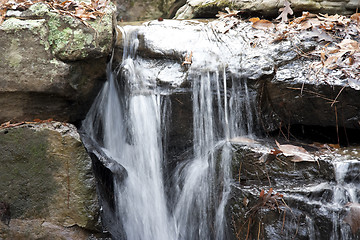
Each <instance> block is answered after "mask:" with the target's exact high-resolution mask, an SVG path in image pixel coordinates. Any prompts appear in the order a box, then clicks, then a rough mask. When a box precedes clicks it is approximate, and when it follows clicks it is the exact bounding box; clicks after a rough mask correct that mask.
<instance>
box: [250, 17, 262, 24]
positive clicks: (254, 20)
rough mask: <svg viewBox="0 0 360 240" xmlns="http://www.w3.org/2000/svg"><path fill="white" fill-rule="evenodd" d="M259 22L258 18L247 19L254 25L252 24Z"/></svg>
mask: <svg viewBox="0 0 360 240" xmlns="http://www.w3.org/2000/svg"><path fill="white" fill-rule="evenodd" d="M259 20H260V18H258V17H253V18H250V19H249V22H252V23H254V22H257V21H259Z"/></svg>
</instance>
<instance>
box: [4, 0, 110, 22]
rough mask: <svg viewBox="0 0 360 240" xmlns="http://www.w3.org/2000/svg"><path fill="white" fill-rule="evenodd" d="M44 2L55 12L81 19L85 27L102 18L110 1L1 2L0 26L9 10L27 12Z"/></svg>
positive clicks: (43, 0)
mask: <svg viewBox="0 0 360 240" xmlns="http://www.w3.org/2000/svg"><path fill="white" fill-rule="evenodd" d="M39 2H42V3H44V4H46V5H47V6H49V7H50V8H51V9H52V10H53V11H55V12H57V13H59V14H61V15H68V16H72V17H74V18H77V19H79V20H80V21H82V22H83V23H84V24H85V25H87V26H88V24H86V22H85V21H86V20H95V19H97V18H101V17H102V16H103V15H104V14H105V12H104V9H105V7H106V6H107V4H108V0H91V2H84V1H76V0H66V1H61V0H0V24H1V23H2V22H3V21H4V20H5V18H6V12H7V11H8V10H18V11H25V10H27V9H28V8H29V7H30V6H32V5H34V4H36V3H39Z"/></svg>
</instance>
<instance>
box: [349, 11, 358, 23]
mask: <svg viewBox="0 0 360 240" xmlns="http://www.w3.org/2000/svg"><path fill="white" fill-rule="evenodd" d="M350 19H351V20H353V21H355V22H357V24H359V23H360V13H355V14H353V15H351V17H350Z"/></svg>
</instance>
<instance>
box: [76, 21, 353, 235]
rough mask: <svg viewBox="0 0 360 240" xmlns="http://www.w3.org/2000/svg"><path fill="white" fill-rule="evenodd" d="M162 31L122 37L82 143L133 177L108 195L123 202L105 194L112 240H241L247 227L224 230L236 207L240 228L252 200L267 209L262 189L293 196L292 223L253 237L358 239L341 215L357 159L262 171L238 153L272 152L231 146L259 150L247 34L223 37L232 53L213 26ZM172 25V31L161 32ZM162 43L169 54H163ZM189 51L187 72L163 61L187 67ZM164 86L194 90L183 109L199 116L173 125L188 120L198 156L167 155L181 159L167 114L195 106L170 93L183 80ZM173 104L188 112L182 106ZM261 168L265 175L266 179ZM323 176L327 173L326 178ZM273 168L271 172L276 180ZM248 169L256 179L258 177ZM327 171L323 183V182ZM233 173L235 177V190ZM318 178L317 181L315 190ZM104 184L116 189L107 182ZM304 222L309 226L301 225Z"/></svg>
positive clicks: (141, 30)
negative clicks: (114, 65) (118, 55)
mask: <svg viewBox="0 0 360 240" xmlns="http://www.w3.org/2000/svg"><path fill="white" fill-rule="evenodd" d="M166 22H167V23H166V24H161V23H159V22H156V21H155V22H151V23H147V24H145V25H142V26H137V27H131V26H126V27H124V28H123V29H122V31H123V37H124V38H123V40H124V44H123V58H122V61H121V65H120V66H118V67H117V68H116V69H115V70H112V69H111V65H110V64H109V68H108V81H107V82H106V83H105V84H104V87H103V89H102V91H101V92H100V94H99V95H98V97H97V99H96V101H95V103H94V104H93V106H92V108H91V110H90V111H89V113H88V115H87V118H86V120H85V121H84V123H83V132H85V133H86V137H88V138H90V139H91V141H92V142H95V144H96V145H97V146H100V148H101V151H100V152H101V153H103V154H104V155H106V156H108V157H109V158H110V159H113V160H115V161H116V162H117V164H118V165H121V166H123V167H124V169H125V170H123V169H122V168H121V169H120V170H119V171H118V170H115V171H113V172H112V173H113V174H115V175H116V174H118V173H117V172H120V174H123V175H124V176H123V177H119V178H116V177H115V178H114V179H113V180H112V181H114V186H113V188H114V189H111V190H113V191H111V193H112V192H115V195H114V196H113V195H111V193H106V194H108V195H109V196H108V200H109V199H110V200H109V201H110V202H111V201H114V202H115V204H114V206H113V207H112V206H110V207H107V206H105V204H103V206H104V211H107V214H109V212H111V214H112V217H111V219H112V220H111V221H108V222H107V227H108V228H109V229H110V232H111V233H112V235H113V236H114V238H115V239H121V240H122V239H128V240H132V239H135V240H136V239H149V240H153V239H156V240H163V239H164V240H165V239H166V240H168V239H170V240H205V239H206V240H207V239H214V240H218V239H219V240H221V239H234V238H237V237H238V236H239V235H238V234H240V232H241V231H243V230H241V229H240V228H241V226H245V225H246V224H245V225H244V224H241V225H240V226H236V222H235V221H233V220H234V219H232V221H233V222H232V223H231V224H232V225H231V227H229V226H228V225H230V223H229V222H227V220H228V221H229V217H231V216H229V215H227V214H229V213H226V210H229V209H230V210H229V211H234V212H236V213H235V214H238V216H235V217H238V218H239V219H244V217H247V213H248V212H251V209H250V210H249V207H247V205H248V198H250V197H252V200H255V202H256V201H257V200H258V199H259V194H258V191H260V190H261V189H265V188H267V187H269V185H271V184H273V185H272V187H273V188H274V191H279V192H282V193H285V194H284V199H285V201H286V202H287V203H289V207H290V208H291V209H292V213H291V214H288V215H286V218H285V214H284V215H283V216H282V219H281V220H280V221H277V220H276V219H273V218H271V219H270V220H269V219H261V216H260V217H259V222H258V224H257V223H256V226H250V225H249V227H248V228H247V229H248V231H253V234H254V232H255V234H256V236H258V237H259V236H260V235H263V236H265V238H266V237H267V238H268V239H281V238H293V237H294V236H299V239H324V236H325V238H326V239H334V240H335V239H358V238H357V237H356V236H355V237H353V236H352V233H351V229H350V227H349V226H348V224H347V223H345V222H344V221H343V219H344V216H343V215H342V214H343V213H342V212H341V211H342V210H343V208H344V205H346V204H347V203H348V202H351V203H354V204H357V203H358V196H359V190H358V189H359V186H358V182H359V177H358V160H357V159H345V160H344V159H340V160H338V159H337V157H335V158H332V160H331V161H328V160H327V159H325V160H324V159H322V161H319V162H318V166H317V165H316V163H314V162H310V163H287V162H282V161H277V160H274V161H273V162H268V163H267V162H265V163H260V162H256V163H255V162H254V163H253V162H251V163H249V162H248V161H252V160H255V161H256V157H254V156H252V158H249V159H250V160H249V159H246V158H245V157H244V159H242V158H241V159H240V158H239V157H238V156H237V154H238V153H239V154H240V155H239V156H246V154H247V150H249V149H248V148H247V147H249V148H251V147H254V149H255V148H258V149H261V148H263V147H264V146H260V144H258V145H256V146H251V147H250V146H234V143H239V142H240V143H241V144H243V143H244V142H246V141H249V138H250V141H249V142H251V138H253V137H252V134H253V132H254V128H255V127H256V124H255V123H256V122H255V121H256V119H257V117H256V116H255V112H256V111H254V106H253V103H254V99H253V97H254V95H253V94H252V92H251V89H250V88H249V87H248V85H247V81H246V79H251V76H252V75H251V74H249V73H248V72H247V70H246V69H242V66H239V65H242V64H244V68H245V66H251V64H252V61H254V60H251V61H250V60H249V59H248V60H246V59H245V60H244V59H242V56H241V54H243V45H244V42H246V41H242V40H241V37H239V35H240V36H243V34H239V35H236V33H234V35H233V36H231V34H232V33H231V32H229V33H228V34H227V35H224V36H223V38H227V37H228V38H229V39H230V40H231V41H229V42H232V43H234V44H232V45H231V46H230V45H229V44H228V42H227V44H224V42H225V41H222V40H223V39H220V38H219V37H218V36H217V35H216V33H215V32H214V31H213V29H211V27H210V28H209V27H206V26H208V25H203V24H201V23H200V24H197V25H193V22H190V21H189V22H188V23H187V24H188V25H186V28H187V27H190V26H191V28H192V32H191V33H190V34H187V33H186V32H183V31H184V29H181V31H180V30H179V29H177V28H178V27H179V26H182V25H181V24H183V23H181V22H172V21H166ZM185 24H186V23H185ZM150 25H151V27H149V28H147V27H148V26H150ZM165 26H170V27H168V28H166V29H165V30H164V29H163V28H164V27H165ZM171 29H173V30H171ZM185 35H186V36H189V37H188V38H186V37H185ZM145 38H146V39H145ZM231 38H232V39H231ZM174 39H176V41H174ZM234 39H235V40H234ZM239 39H240V40H239ZM209 42H211V43H209ZM160 45H161V47H163V48H159V47H158V46H160ZM138 47H139V48H142V51H143V52H146V50H149V49H151V53H152V54H153V55H152V56H151V57H152V58H154V59H152V60H151V61H149V60H148V59H146V56H145V57H144V56H138V55H137V49H138ZM144 49H145V50H144ZM159 49H165V50H163V51H162V50H159ZM187 49H191V50H193V54H192V56H193V59H192V60H193V61H192V64H191V65H186V64H185V66H183V65H181V61H182V60H183V59H181V60H178V59H177V60H174V59H172V58H166V60H164V59H162V60H157V59H156V57H157V56H159V55H162V54H164V55H165V56H176V54H175V53H181V57H183V55H184V54H185V52H186V50H187ZM166 51H168V52H166ZM251 51H253V49H251ZM146 53H147V52H146ZM251 53H253V52H251ZM157 54H159V55H157ZM247 54H248V53H247ZM187 55H189V51H188V53H187ZM255 55H256V54H255ZM250 56H252V55H250ZM256 56H257V55H256ZM256 59H261V58H256ZM159 62H161V63H159ZM190 62H191V60H190ZM173 71H175V73H174V75H172V74H173V73H172V72H173ZM259 71H260V70H259ZM264 71H265V72H266V71H269V72H268V74H271V69H270V70H269V69H267V68H263V69H261V71H260V72H264ZM154 73H155V74H154ZM254 74H258V72H257V71H255V73H254ZM167 77H169V78H171V79H180V81H179V82H181V84H182V83H186V84H185V85H186V86H187V85H188V83H190V84H191V89H188V88H187V87H185V88H186V90H184V89H182V90H180V91H188V92H187V93H186V94H188V95H186V97H185V98H188V99H191V104H189V105H191V107H189V106H185V107H187V108H192V115H191V116H188V115H186V114H184V115H186V117H183V116H181V114H183V112H182V111H181V110H182V109H180V110H179V109H176V110H177V111H176V112H177V114H178V115H175V116H178V117H180V120H179V121H177V124H178V123H179V122H180V121H182V120H184V119H185V118H186V120H189V119H191V120H192V124H190V125H192V127H188V128H191V129H190V130H188V129H187V130H188V132H191V133H192V137H184V136H180V138H181V137H183V138H186V140H187V141H188V140H189V141H188V142H191V146H190V144H183V143H182V142H181V147H184V146H185V147H184V148H186V150H184V149H181V147H179V148H180V149H181V150H179V151H180V154H179V155H176V156H172V155H171V154H169V152H170V153H173V152H176V151H178V149H176V151H175V150H172V149H171V151H173V152H171V151H170V150H169V149H168V146H167V144H169V143H168V142H167V141H168V139H170V141H169V142H171V141H174V139H173V138H174V135H171V134H172V132H171V131H172V130H173V129H172V128H174V126H173V125H172V124H173V123H171V122H172V121H174V119H173V111H172V109H171V108H172V107H177V108H179V106H181V107H184V105H186V104H188V103H189V102H190V101H189V100H186V101H187V102H186V101H185V103H183V102H182V100H184V99H182V98H179V99H178V96H180V95H176V94H177V93H176V94H174V93H173V92H172V91H177V90H174V89H175V88H176V87H175V88H172V87H169V86H171V85H172V84H173V83H174V82H175V83H176V81H173V82H171V81H172V80H171V81H168V82H167ZM184 79H185V81H184ZM164 83H165V84H167V85H166V87H165V90H164V88H163V85H161V84H164ZM174 85H176V84H174ZM179 85H180V84H178V85H176V86H179ZM169 89H170V90H169ZM169 92H170V94H169ZM189 92H191V94H189ZM174 96H175V97H174ZM174 102H179V103H180V105H177V106H176V104H173V103H174ZM172 104H173V105H172ZM174 112H175V111H174ZM186 126H188V125H186ZM182 127H183V126H182ZM179 129H183V128H181V127H180V128H179ZM175 132H176V134H175V138H176V137H178V136H179V130H178V128H176V131H175ZM180 134H181V133H180ZM170 135H171V136H170ZM168 136H170V137H169V138H168ZM190 138H192V139H190ZM175 142H176V141H175ZM253 142H254V141H253ZM272 142H273V140H272ZM176 143H177V142H176ZM171 144H173V143H171ZM264 148H266V150H264V151H268V152H269V151H270V149H269V148H268V147H267V146H265V147H264ZM271 148H273V146H272V147H271ZM244 149H245V150H244ZM234 150H235V151H234ZM259 151H260V152H261V151H263V150H259ZM234 152H235V154H234ZM249 152H251V150H249ZM176 153H178V152H176ZM257 153H259V152H257ZM234 156H235V157H234ZM251 159H252V160H251ZM343 160H344V161H343ZM269 161H270V160H269ZM110 162H111V161H110ZM169 162H170V163H169ZM240 162H241V163H240ZM319 163H320V164H319ZM111 164H112V165H111ZM111 164H110V165H111V166H110V167H109V166H107V167H109V169H112V167H113V165H114V164H113V163H111ZM236 164H239V169H236V170H235V172H234V171H231V168H232V166H235V165H236ZM241 164H244V165H247V167H248V168H247V169H246V170H244V172H245V174H247V176H245V177H243V176H242V175H241V174H240V172H241V171H243V170H242V169H241V166H243V165H241ZM264 165H267V166H265V168H264V170H262V169H261V167H264ZM284 166H285V167H284ZM324 166H325V167H324ZM353 166H357V167H353ZM266 167H269V168H266ZM317 167H319V168H320V170H323V169H325V170H324V173H322V172H321V171H320V170H319V169H318V168H317ZM244 168H245V167H244ZM244 168H243V169H244ZM329 169H331V170H329ZM354 169H355V170H354ZM267 170H269V171H270V170H271V171H273V172H272V175H271V176H270V177H271V179H270V177H269V176H268V175H267V174H268V172H267ZM332 170H334V172H335V174H333V171H332ZM236 171H238V173H236ZM251 171H254V174H253V175H251V174H252V173H251ZM261 171H264V172H261ZM125 172H126V173H125ZM320 173H321V176H316V175H318V174H320ZM232 174H234V175H235V174H239V176H238V179H236V182H235V180H234V179H235V178H233V177H232ZM264 174H265V175H266V180H265V184H264V182H263V180H264V178H260V177H259V176H262V177H264ZM125 175H126V176H125ZM333 175H335V176H333ZM352 175H354V176H353V177H352V178H351V176H352ZM349 176H350V178H351V179H350V178H349ZM252 177H253V178H252ZM246 178H247V179H246ZM311 178H314V179H316V181H315V182H311V183H309V179H311ZM246 181H248V183H247V182H246ZM310 181H311V180H310ZM104 182H105V183H109V182H108V180H106V181H104ZM104 182H102V183H101V184H104ZM268 183H269V185H268ZM247 184H249V185H247ZM253 184H254V186H252V185H253ZM265 190H266V189H265ZM230 192H231V197H230ZM260 195H261V193H260ZM260 198H261V197H260ZM229 199H231V201H230V203H228V200H229ZM250 201H251V200H250ZM239 203H240V204H239ZM249 206H250V204H249ZM105 208H106V209H105ZM266 210H268V209H265V212H266ZM112 212H114V213H112ZM239 213H240V214H239ZM230 214H232V213H230ZM239 215H242V216H239ZM233 216H234V215H233ZM270 216H271V215H270ZM272 217H273V216H272ZM263 220H264V221H265V220H268V222H267V224H264V225H262V224H263V222H262V221H263ZM300 220H302V221H303V222H301V223H300ZM276 224H277V225H276ZM279 224H280V225H279ZM246 226H247V225H246ZM262 226H263V227H262ZM276 226H278V227H276ZM236 227H237V229H235V228H236ZM231 228H233V229H231ZM255 228H256V229H255ZM117 229H118V230H117ZM239 229H240V230H239ZM250 229H253V230H250ZM254 229H255V230H254ZM283 229H284V231H283ZM230 230H231V231H234V230H235V232H236V231H238V232H236V233H235V235H236V236H235V235H234V232H231V233H229V231H230ZM260 230H261V231H260ZM241 234H243V235H244V237H245V236H247V235H248V234H249V232H246V229H245V232H241ZM259 234H260V235H259Z"/></svg>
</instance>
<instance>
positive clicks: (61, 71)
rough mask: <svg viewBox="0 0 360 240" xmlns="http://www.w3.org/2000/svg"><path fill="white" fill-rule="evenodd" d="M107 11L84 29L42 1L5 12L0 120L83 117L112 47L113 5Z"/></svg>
mask: <svg viewBox="0 0 360 240" xmlns="http://www.w3.org/2000/svg"><path fill="white" fill-rule="evenodd" d="M105 12H106V14H105V15H104V16H103V18H102V19H97V20H95V21H88V24H89V26H88V27H87V26H85V25H84V24H83V23H82V22H81V21H80V20H78V19H75V18H73V17H71V16H64V15H60V14H57V13H54V12H52V11H50V9H49V8H48V7H47V6H46V5H45V4H43V3H38V4H35V5H32V6H31V7H30V8H29V9H28V10H26V11H24V12H19V11H15V12H14V11H12V12H11V11H9V12H8V19H7V20H5V21H4V22H3V23H2V24H1V25H0V51H1V52H3V55H2V58H1V60H0V76H1V78H0V102H1V104H2V106H3V107H2V108H1V110H0V116H1V117H0V122H4V121H7V120H11V119H13V120H32V119H34V118H40V119H47V118H50V117H53V118H55V119H57V120H67V121H76V120H79V119H81V118H82V117H83V116H84V114H85V113H86V111H87V109H88V108H89V105H90V103H91V102H92V99H93V98H94V96H95V94H96V93H97V92H98V90H99V88H100V85H101V84H102V81H103V79H104V78H105V69H106V59H107V56H108V54H109V53H110V51H111V48H112V43H113V28H114V18H113V17H114V14H115V9H114V7H113V5H112V4H109V5H108V7H107V8H106V10H105ZM95 29H96V30H95ZM44 103H45V104H44Z"/></svg>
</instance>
